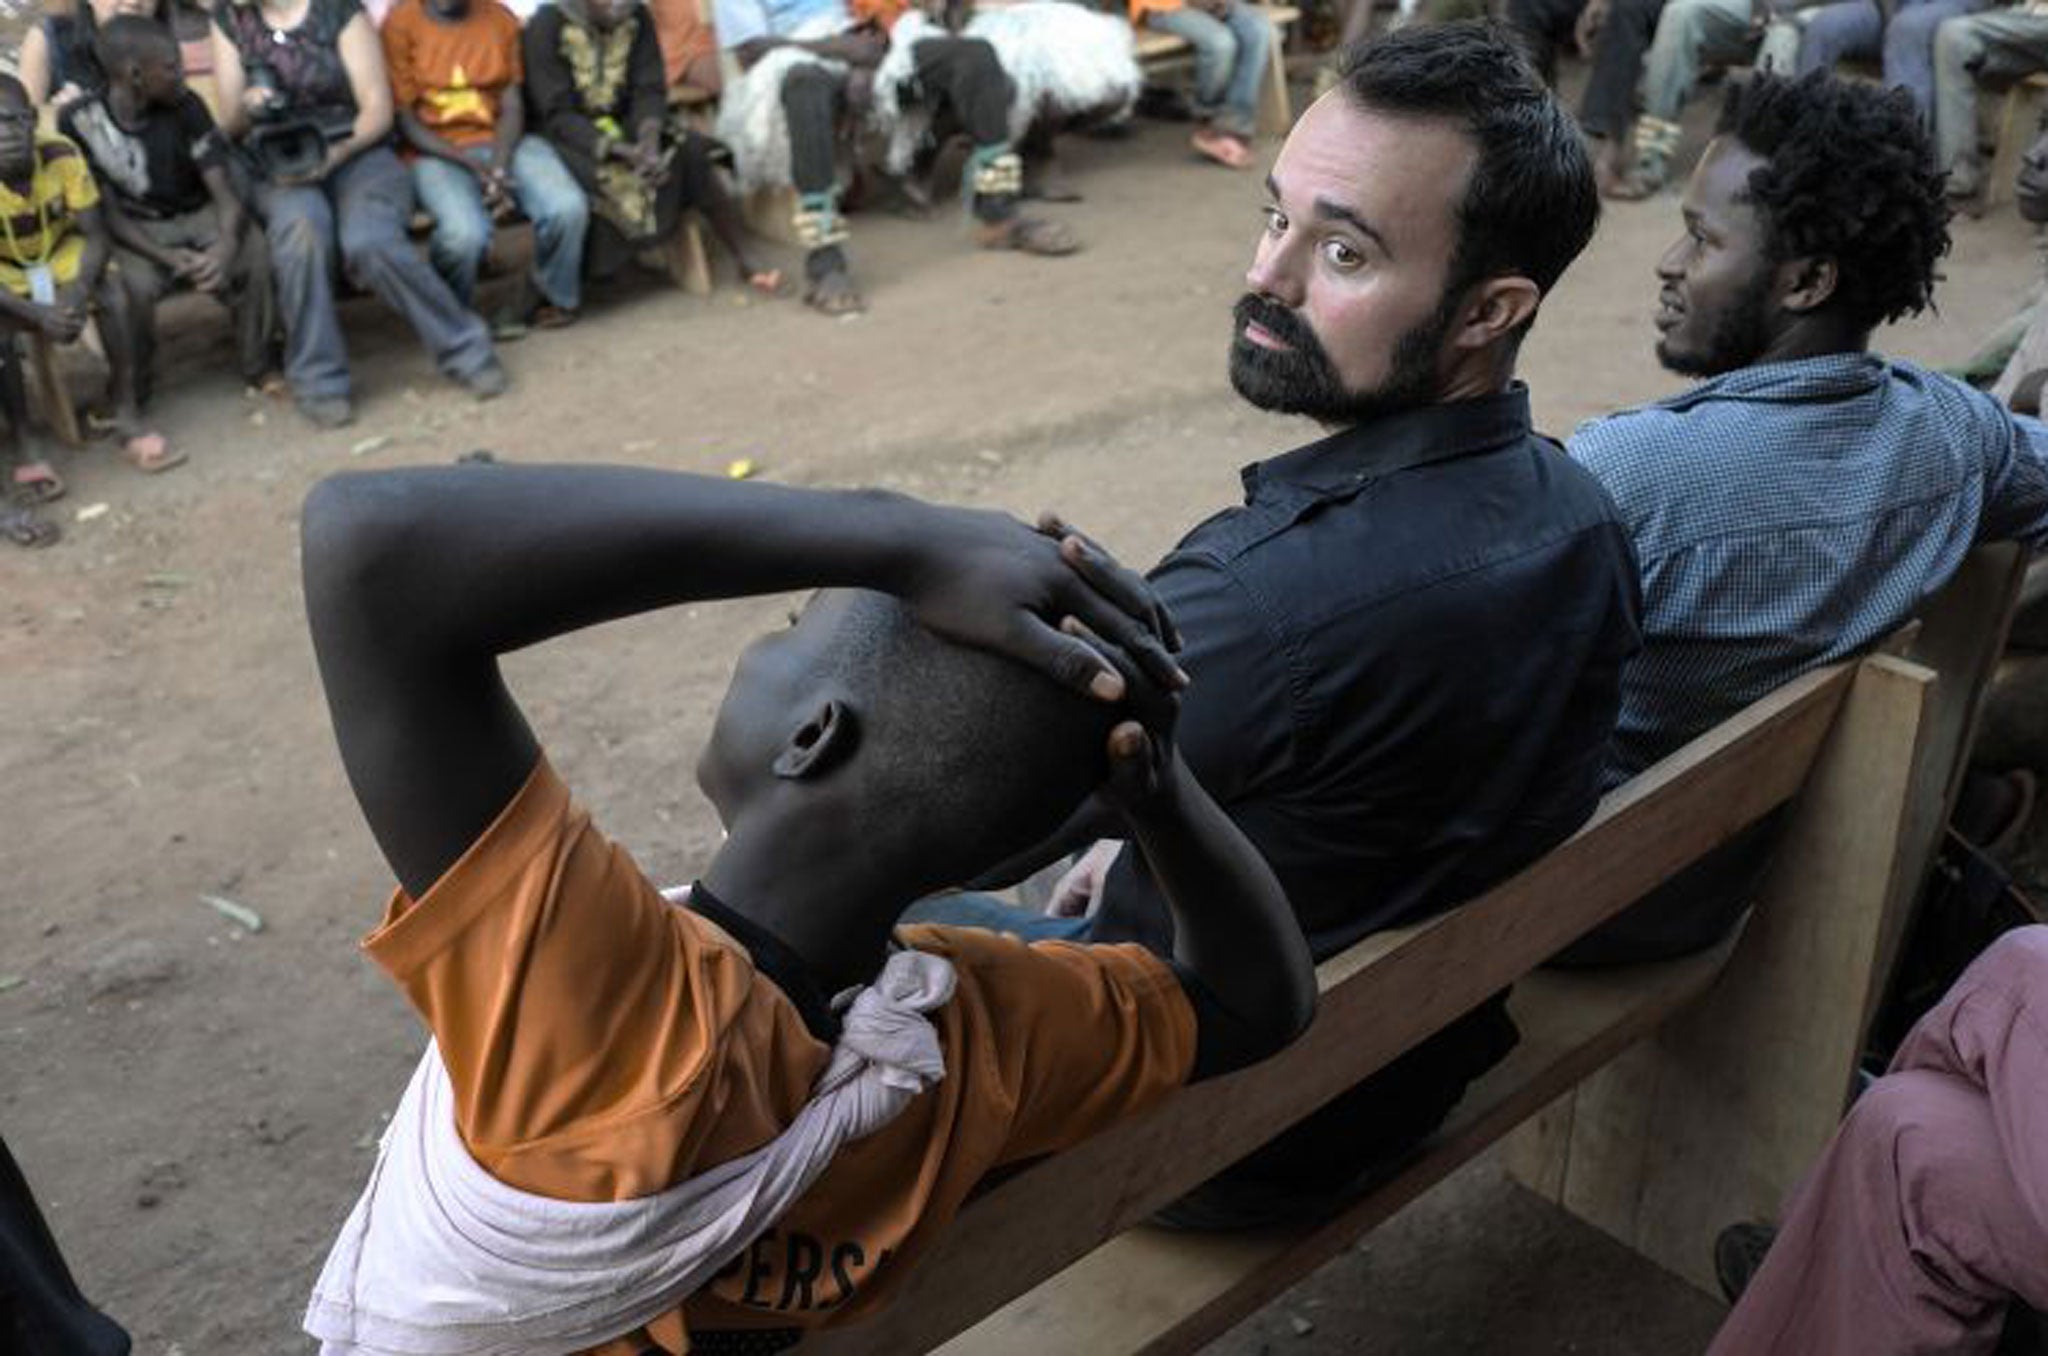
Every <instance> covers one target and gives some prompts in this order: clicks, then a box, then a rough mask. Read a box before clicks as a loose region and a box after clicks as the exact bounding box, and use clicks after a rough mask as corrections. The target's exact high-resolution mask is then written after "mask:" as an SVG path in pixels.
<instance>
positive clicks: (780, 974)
mask: <svg viewBox="0 0 2048 1356" xmlns="http://www.w3.org/2000/svg"><path fill="white" fill-rule="evenodd" d="M688 904H689V909H690V912H692V913H698V914H702V915H703V916H704V917H706V918H708V919H710V920H711V921H712V922H713V923H716V924H717V925H718V926H719V927H720V928H721V929H723V930H724V931H725V932H726V933H727V934H728V935H730V936H731V937H732V939H733V940H734V941H736V942H738V943H739V944H740V945H741V946H743V947H745V948H746V949H747V954H748V955H749V956H750V957H752V958H753V962H754V969H755V970H756V971H757V972H759V973H760V974H763V975H766V976H767V977H768V978H769V980H771V981H772V982H773V983H774V985H775V987H776V988H778V989H780V990H782V993H783V996H784V997H786V998H787V999H789V1002H790V1005H791V1006H792V1007H794V1008H795V1009H796V1015H797V1016H799V1017H801V1018H803V1022H804V1029H805V1030H807V1031H809V1032H810V1033H811V1035H813V1036H815V1037H816V1038H817V1039H819V1040H821V1041H823V1042H824V1043H825V1044H827V1045H831V1044H833V1043H834V1042H836V1041H837V1040H838V1039H839V1018H838V1016H837V1014H835V1013H834V1012H833V1011H832V1004H831V1003H830V1002H828V1001H827V1000H826V997H825V991H824V989H822V988H820V987H819V985H818V980H817V977H816V976H815V975H813V974H812V973H811V968H810V966H808V965H806V964H805V963H804V958H803V957H802V956H799V955H797V953H796V952H795V951H794V950H792V949H791V948H790V946H789V945H788V943H786V942H784V941H783V940H782V939H781V938H780V937H777V936H776V935H775V934H774V933H772V932H770V931H769V930H768V929H766V928H764V927H762V926H761V925H760V924H759V923H756V922H755V921H754V920H753V919H751V918H748V917H747V916H746V915H745V914H742V913H739V912H738V911H736V910H734V909H732V908H729V907H728V906H727V905H726V904H725V903H724V902H722V901H721V900H720V899H719V898H718V896H716V895H714V894H712V893H711V891H710V890H708V889H706V888H705V886H704V882H703V881H701V880H700V881H694V882H692V883H691V885H690V897H689V901H688Z"/></svg>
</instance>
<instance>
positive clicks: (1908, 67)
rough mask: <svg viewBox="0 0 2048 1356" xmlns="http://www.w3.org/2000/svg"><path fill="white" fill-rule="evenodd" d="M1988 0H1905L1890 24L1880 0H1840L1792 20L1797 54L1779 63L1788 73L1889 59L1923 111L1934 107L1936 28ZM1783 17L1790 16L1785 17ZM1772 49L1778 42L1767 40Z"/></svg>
mask: <svg viewBox="0 0 2048 1356" xmlns="http://www.w3.org/2000/svg"><path fill="white" fill-rule="evenodd" d="M1983 7H1984V0H1900V3H1899V6H1898V8H1897V10H1896V11H1894V13H1893V14H1892V19H1891V23H1890V24H1889V25H1887V24H1886V23H1885V21H1884V16H1883V15H1882V14H1880V13H1879V12H1878V7H1877V2H1876V0H1837V3H1835V4H1832V5H1823V6H1821V7H1820V8H1819V9H1811V10H1804V11H1801V12H1799V13H1798V14H1797V16H1796V17H1795V18H1794V19H1793V20H1790V21H1789V23H1790V24H1791V25H1793V26H1794V27H1795V31H1796V33H1797V37H1796V39H1795V40H1794V42H1795V45H1796V48H1797V51H1798V56H1797V57H1796V58H1794V59H1792V60H1789V61H1783V62H1781V63H1779V64H1778V67H1777V69H1779V70H1780V71H1781V72H1782V73H1783V74H1786V75H1805V74H1806V73H1807V72H1808V71H1820V70H1833V69H1834V68H1835V66H1836V65H1837V64H1838V63H1839V62H1842V61H1847V60H1861V61H1868V60H1870V59H1872V58H1873V57H1880V56H1881V57H1882V58H1883V60H1884V79H1885V83H1886V84H1888V85H1896V86H1898V87H1899V88H1900V89H1903V90H1905V91H1907V92H1908V93H1909V94H1911V95H1912V96H1913V102H1914V103H1915V104H1917V105H1919V108H1920V116H1922V117H1923V118H1925V117H1931V116H1932V115H1933V111H1934V31H1935V30H1936V29H1937V28H1939V27H1941V25H1942V23H1943V21H1944V20H1948V19H1953V18H1955V17H1956V16H1957V15H1959V14H1970V13H1974V12H1975V11H1977V10H1979V9H1982V8H1983ZM1780 22H1781V23H1783V22H1788V21H1785V20H1781V21H1780ZM1765 47H1766V49H1767V50H1769V49H1771V48H1772V47H1773V43H1772V42H1771V40H1770V39H1766V40H1765Z"/></svg>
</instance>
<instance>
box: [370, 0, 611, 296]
mask: <svg viewBox="0 0 2048 1356" xmlns="http://www.w3.org/2000/svg"><path fill="white" fill-rule="evenodd" d="M519 44H520V36H519V21H518V20H517V19H515V18H513V17H512V12H511V11H510V10H508V9H506V8H505V7H504V6H503V5H501V4H499V3H498V0H399V3H398V4H397V5H395V6H394V7H393V8H392V10H391V13H390V16H389V17H387V18H386V19H385V21H384V60H385V65H386V66H387V67H389V69H390V72H391V92H392V96H393V102H394V103H395V104H396V105H397V109H398V130H399V133H400V135H401V136H402V137H403V139H404V143H405V148H406V155H407V157H408V158H409V159H410V160H411V162H412V180H413V187H414V188H415V189H416V190H417V191H418V193H419V198H420V204H421V205H422V206H423V207H425V208H426V209H427V211H429V212H430V213H432V214H433V217H434V233H433V236H432V238H431V240H430V241H429V244H428V252H429V254H431V255H432V257H433V260H434V267H435V268H436V269H438V270H440V273H441V276H442V277H444V278H446V279H447V280H448V285H449V286H450V287H452V288H454V289H455V294H456V295H457V296H458V297H460V298H461V299H462V301H463V303H464V304H465V305H467V304H470V303H471V301H472V299H473V297H474V296H475V293H476V277H477V270H478V269H479V268H480V267H481V265H482V264H483V258H484V252H485V251H486V250H488V249H489V248H490V244H491V231H492V226H493V224H494V223H495V222H498V221H502V220H504V219H505V218H506V217H508V216H510V215H512V213H513V212H514V211H515V210H516V211H517V212H519V213H520V214H521V215H523V216H525V217H526V219H527V220H528V221H530V222H532V223H533V236H534V268H533V286H534V290H535V292H536V293H537V297H536V298H535V299H534V301H533V304H532V305H531V306H530V307H529V308H528V309H527V314H526V315H525V316H523V317H521V318H522V319H524V320H528V321H530V322H531V323H533V324H536V325H539V326H543V327H547V326H555V325H565V324H568V323H569V322H570V321H573V320H574V319H575V318H576V311H577V308H578V307H579V306H581V305H582V300H583V243H584V237H585V236H586V234H587V233H588V231H589V227H590V204H589V202H588V200H587V199H586V198H585V197H584V194H583V188H582V186H581V185H580V184H578V183H577V182H576V180H575V178H574V177H573V176H572V175H571V174H570V173H569V171H568V168H567V167H566V166H564V165H563V164H562V160H561V157H560V156H558V155H557V154H555V148H554V147H553V146H551V145H549V144H548V143H547V142H546V141H545V140H543V139H542V138H540V137H537V136H528V135H526V100H525V97H524V91H523V88H522V86H523V84H524V82H525V78H526V76H525V70H524V68H523V65H522V62H521V57H520V45H519Z"/></svg>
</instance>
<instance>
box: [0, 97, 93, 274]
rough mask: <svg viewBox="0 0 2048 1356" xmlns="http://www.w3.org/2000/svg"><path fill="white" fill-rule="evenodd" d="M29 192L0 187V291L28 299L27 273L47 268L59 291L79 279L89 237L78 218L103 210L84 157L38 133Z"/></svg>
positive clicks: (58, 139)
mask: <svg viewBox="0 0 2048 1356" xmlns="http://www.w3.org/2000/svg"><path fill="white" fill-rule="evenodd" d="M35 158H36V167H35V173H34V174H33V175H32V176H31V177H30V180H29V186H28V192H27V193H25V194H24V193H18V192H16V191H15V190H14V188H13V187H12V186H11V185H8V184H5V183H0V287H5V288H6V289H7V290H8V291H10V292H12V293H14V294H15V295H16V296H20V297H25V296H27V295H29V283H28V270H29V269H30V268H31V267H32V266H34V265H36V264H47V265H48V266H49V268H50V271H51V273H52V275H53V276H54V277H55V279H56V282H57V284H58V285H59V286H62V285H63V284H65V283H68V282H71V281H73V280H74V279H76V278H77V277H78V265H79V262H80V260H81V259H82V258H83V256H84V254H85V236H84V234H83V233H82V232H81V231H80V230H79V229H78V214H79V213H80V212H84V211H88V210H90V209H92V208H94V207H97V206H99V202H100V193H99V189H98V188H97V187H95V186H94V184H93V181H92V171H91V170H90V169H88V168H87V167H86V163H85V156H84V155H82V154H80V152H79V149H78V147H76V146H74V145H72V144H71V143H70V142H69V141H66V140H65V139H64V138H63V137H60V136H55V135H53V134H50V133H44V132H38V133H37V134H36V145H35Z"/></svg>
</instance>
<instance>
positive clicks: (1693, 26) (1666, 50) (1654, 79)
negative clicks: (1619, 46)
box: [1642, 0, 1756, 122]
mask: <svg viewBox="0 0 2048 1356" xmlns="http://www.w3.org/2000/svg"><path fill="white" fill-rule="evenodd" d="M1749 14H1750V10H1749V0H1669V2H1668V3H1667V4H1666V5H1665V6H1664V12H1663V13H1662V14H1661V15H1659V16H1658V18H1657V36H1656V37H1655V38H1653V39H1651V40H1650V54H1649V56H1648V57H1647V58H1645V59H1644V62H1643V85H1642V88H1643V112H1644V113H1646V114H1648V115H1649V116H1650V117H1653V118H1659V119H1662V120H1663V121H1665V122H1677V121H1678V115H1679V113H1680V112H1682V111H1683V110H1684V108H1685V101H1686V99H1688V98H1689V97H1691V95H1692V91H1693V86H1694V85H1696V84H1698V83H1699V77H1700V67H1701V65H1703V64H1704V63H1706V62H1708V61H1715V62H1726V63H1729V64H1736V63H1739V62H1745V61H1748V60H1749V59H1750V57H1751V56H1752V55H1753V53H1754V51H1755V49H1756V41H1755V39H1754V38H1752V37H1751V35H1750V30H1749Z"/></svg>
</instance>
